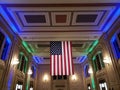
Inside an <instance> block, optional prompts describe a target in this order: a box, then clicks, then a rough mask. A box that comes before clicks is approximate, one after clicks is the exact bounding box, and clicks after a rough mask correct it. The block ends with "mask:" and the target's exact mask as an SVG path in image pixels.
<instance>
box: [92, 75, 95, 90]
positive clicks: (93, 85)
mask: <svg viewBox="0 0 120 90" xmlns="http://www.w3.org/2000/svg"><path fill="white" fill-rule="evenodd" d="M92 88H93V89H95V81H94V78H93V77H92Z"/></svg>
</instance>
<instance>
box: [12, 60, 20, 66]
mask: <svg viewBox="0 0 120 90" xmlns="http://www.w3.org/2000/svg"><path fill="white" fill-rule="evenodd" d="M18 63H19V60H18V59H15V60H13V61H12V63H11V64H12V65H17V64H18Z"/></svg>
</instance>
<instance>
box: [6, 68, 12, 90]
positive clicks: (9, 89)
mask: <svg viewBox="0 0 120 90" xmlns="http://www.w3.org/2000/svg"><path fill="white" fill-rule="evenodd" d="M12 80H13V70H11V71H10V74H9V79H8V83H7V85H8V89H7V90H11V86H12Z"/></svg>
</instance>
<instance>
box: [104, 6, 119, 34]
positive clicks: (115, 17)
mask: <svg viewBox="0 0 120 90" xmlns="http://www.w3.org/2000/svg"><path fill="white" fill-rule="evenodd" d="M112 15H113V16H112V18H111V21H110V22H108V23H106V24H105V25H104V27H103V31H104V32H107V31H108V30H109V28H110V27H111V26H112V24H113V22H114V21H115V20H116V19H117V18H118V17H119V16H120V8H116V10H115V11H114V12H113V14H112Z"/></svg>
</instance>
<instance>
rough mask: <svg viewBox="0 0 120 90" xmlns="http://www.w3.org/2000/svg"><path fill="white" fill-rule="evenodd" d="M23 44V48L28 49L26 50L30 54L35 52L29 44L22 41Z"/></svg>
mask: <svg viewBox="0 0 120 90" xmlns="http://www.w3.org/2000/svg"><path fill="white" fill-rule="evenodd" d="M22 44H23V46H24V47H25V48H26V50H27V51H28V52H29V53H32V52H34V49H33V48H32V46H30V45H29V44H28V43H27V42H25V41H22Z"/></svg>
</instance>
